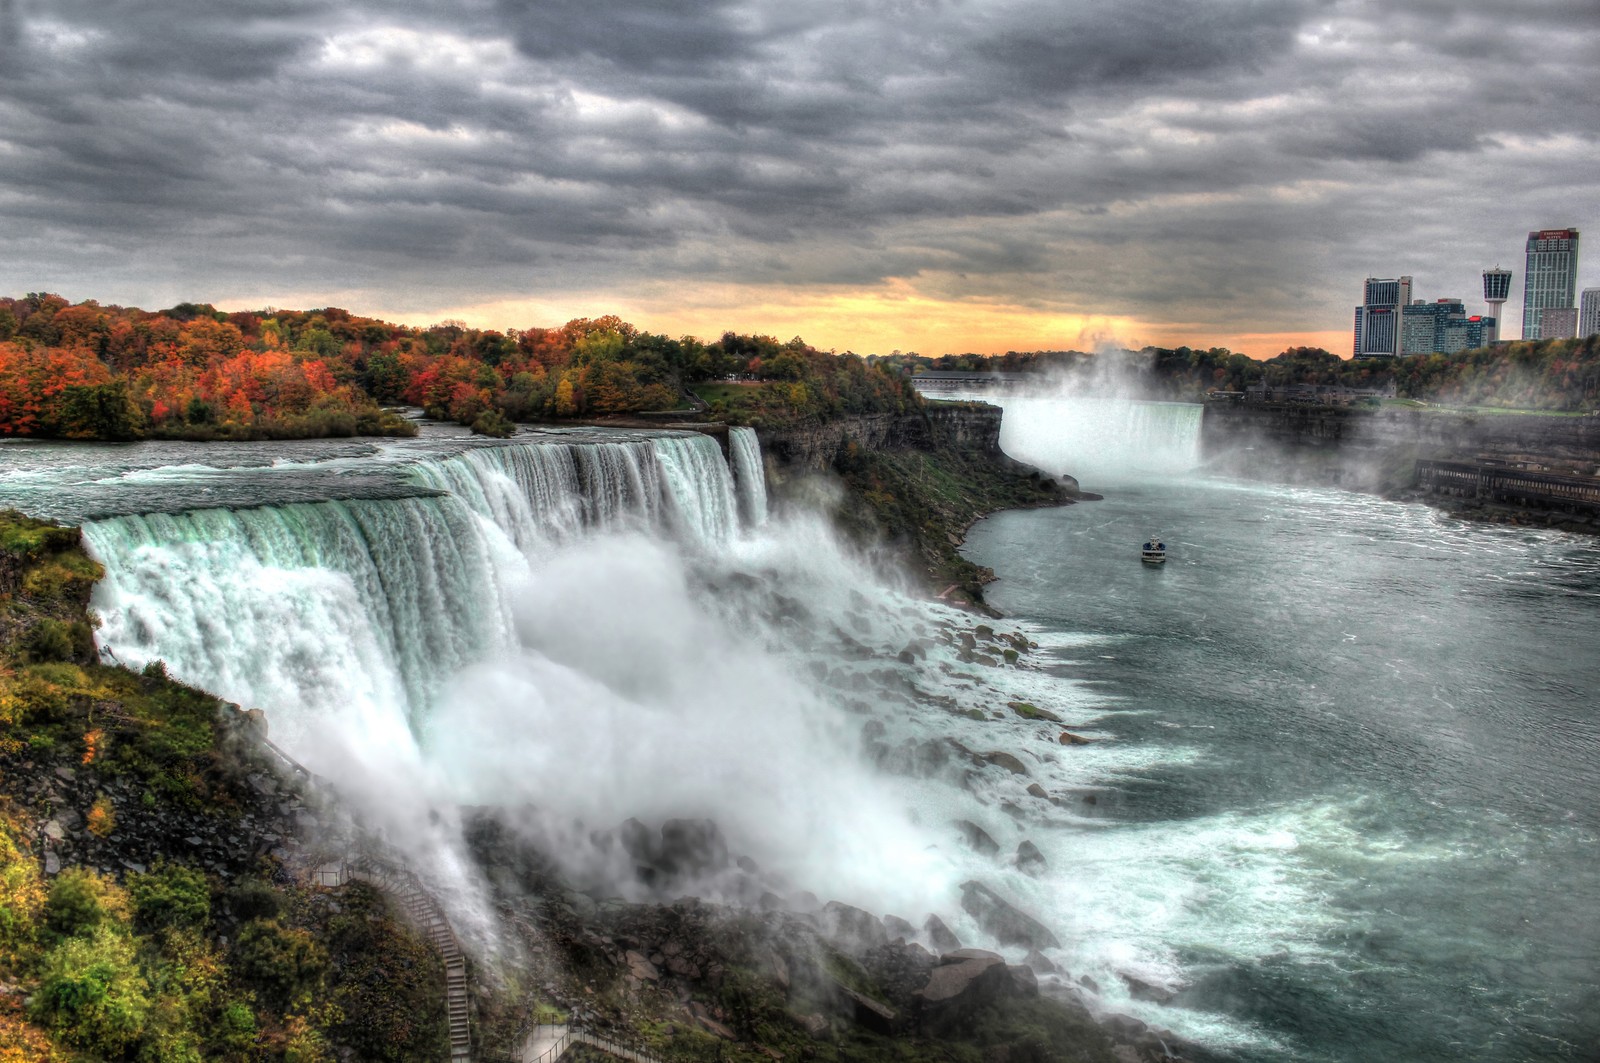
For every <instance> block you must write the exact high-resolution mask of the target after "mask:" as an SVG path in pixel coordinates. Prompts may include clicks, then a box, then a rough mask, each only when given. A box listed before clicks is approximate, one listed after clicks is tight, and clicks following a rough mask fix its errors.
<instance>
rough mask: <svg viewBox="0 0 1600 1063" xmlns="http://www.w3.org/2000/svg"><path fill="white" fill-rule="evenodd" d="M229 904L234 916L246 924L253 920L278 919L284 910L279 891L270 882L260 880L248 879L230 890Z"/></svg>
mask: <svg viewBox="0 0 1600 1063" xmlns="http://www.w3.org/2000/svg"><path fill="white" fill-rule="evenodd" d="M228 902H229V904H230V906H231V907H232V908H233V914H234V916H235V917H237V918H238V919H239V921H240V922H244V923H248V922H250V921H251V920H253V919H265V920H271V919H276V918H278V915H279V913H280V912H281V911H282V910H283V900H282V898H280V897H279V896H278V891H277V890H275V889H273V888H272V884H271V883H270V882H266V881H263V880H262V879H259V878H247V879H245V880H244V881H242V882H240V883H239V884H238V885H237V886H235V887H234V888H233V889H231V890H229V891H228Z"/></svg>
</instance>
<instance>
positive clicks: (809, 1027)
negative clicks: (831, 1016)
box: [798, 1012, 833, 1041]
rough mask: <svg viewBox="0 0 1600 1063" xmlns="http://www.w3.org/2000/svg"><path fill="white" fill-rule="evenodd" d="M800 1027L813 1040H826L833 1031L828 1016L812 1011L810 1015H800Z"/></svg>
mask: <svg viewBox="0 0 1600 1063" xmlns="http://www.w3.org/2000/svg"><path fill="white" fill-rule="evenodd" d="M798 1020H799V1023H800V1028H801V1029H802V1030H804V1031H805V1032H806V1033H807V1035H809V1036H810V1037H811V1038H812V1039H813V1040H816V1041H824V1040H827V1039H828V1038H829V1036H830V1035H831V1034H832V1033H833V1026H832V1024H831V1023H829V1022H828V1020H827V1018H825V1017H824V1016H822V1015H819V1014H817V1013H816V1012H812V1013H810V1014H809V1015H801V1016H798Z"/></svg>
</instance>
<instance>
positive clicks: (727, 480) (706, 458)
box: [650, 433, 739, 543]
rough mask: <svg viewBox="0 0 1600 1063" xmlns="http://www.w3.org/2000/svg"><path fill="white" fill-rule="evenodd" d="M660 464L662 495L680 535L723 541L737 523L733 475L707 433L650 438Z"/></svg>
mask: <svg viewBox="0 0 1600 1063" xmlns="http://www.w3.org/2000/svg"><path fill="white" fill-rule="evenodd" d="M650 445H651V446H652V447H654V448H655V455H656V461H657V463H658V464H659V465H660V467H661V479H662V485H663V487H664V488H665V491H664V492H663V496H664V497H665V499H666V502H667V505H668V507H669V509H670V512H671V515H672V520H673V524H674V527H675V528H676V529H677V531H678V532H679V534H681V535H687V536H689V537H691V538H692V539H693V540H694V541H697V542H701V543H718V542H724V541H726V540H727V539H728V538H729V537H730V536H731V535H732V534H733V531H734V529H735V528H737V527H738V526H739V513H738V508H737V506H736V505H735V503H734V494H733V477H732V476H731V475H730V474H729V472H728V463H727V462H726V461H724V460H723V458H722V448H721V447H720V446H718V445H717V441H716V440H714V439H712V438H711V437H710V436H706V435H701V434H699V433H695V434H693V435H687V436H661V437H658V438H655V439H652V440H651V441H650Z"/></svg>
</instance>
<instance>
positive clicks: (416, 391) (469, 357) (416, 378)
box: [0, 293, 918, 439]
mask: <svg viewBox="0 0 1600 1063" xmlns="http://www.w3.org/2000/svg"><path fill="white" fill-rule="evenodd" d="M724 377H733V378H737V379H741V380H750V381H759V382H762V384H763V386H761V387H759V388H758V389H757V390H756V391H754V392H752V394H751V396H750V399H751V400H752V401H750V402H744V403H736V404H734V406H735V408H734V409H731V410H729V411H728V412H729V414H730V415H731V416H732V418H733V419H736V420H737V419H740V418H741V416H742V417H744V418H746V419H751V418H756V417H763V418H766V419H784V418H795V417H806V416H813V415H827V414H829V413H836V412H840V411H845V410H859V409H890V408H894V409H901V408H904V407H905V406H906V405H907V404H915V403H916V402H917V401H918V400H917V399H916V397H915V394H914V393H912V392H911V391H910V389H909V388H907V387H906V386H905V385H904V383H903V382H902V381H900V380H899V379H898V378H897V377H896V376H894V375H892V374H889V373H886V372H883V371H880V370H877V369H874V368H872V367H870V366H868V365H867V364H866V362H864V361H863V360H862V359H860V358H857V357H855V356H853V355H840V356H834V355H831V354H825V353H822V352H819V351H816V350H814V349H812V348H810V347H808V346H806V344H805V343H804V342H803V341H801V340H799V339H798V338H796V339H794V340H790V341H788V342H787V343H780V342H779V341H778V340H776V339H773V338H772V337H768V336H740V335H736V334H734V333H731V332H730V333H725V334H723V336H722V338H721V339H720V340H718V341H716V342H714V343H703V342H701V341H699V340H697V339H695V338H694V337H689V336H685V337H682V338H679V339H673V338H671V337H667V336H660V335H653V334H650V333H646V332H641V331H640V330H638V329H636V328H635V327H634V326H633V325H631V324H629V323H628V322H626V321H623V320H621V319H620V318H617V317H614V316H609V315H608V316H605V317H599V318H578V319H575V320H572V321H569V322H567V323H566V324H564V325H562V326H560V327H559V328H529V329H520V330H519V329H511V330H508V331H506V332H497V331H493V330H485V329H470V328H467V327H466V326H465V325H463V324H461V323H460V322H451V321H447V322H443V323H441V324H438V325H433V326H431V327H429V328H413V327H410V326H404V325H395V324H391V323H388V322H384V321H378V320H376V319H372V318H363V317H357V316H355V315H353V314H350V313H349V312H348V311H345V310H341V309H339V308H337V307H325V308H323V309H320V310H303V311H289V310H271V309H268V310H259V311H242V312H237V313H223V312H220V311H218V310H216V309H214V308H213V307H211V306H209V305H206V304H197V303H183V304H180V305H178V306H175V307H171V308H169V309H167V310H163V311H159V312H148V311H144V310H139V309H134V308H125V307H119V306H101V305H100V304H99V303H96V302H93V301H88V302H83V303H78V304H75V305H74V304H69V303H68V302H67V301H66V300H65V299H63V298H62V297H60V296H58V295H51V294H40V293H34V294H30V295H28V296H26V297H25V298H22V299H9V298H0V435H12V436H19V435H21V436H46V437H54V438H64V439H138V438H143V437H146V436H155V437H166V438H188V439H213V438H216V439H260V438H285V437H314V436H329V435H354V434H380V433H388V434H409V433H410V432H412V431H414V428H413V426H412V424H411V422H409V421H407V420H405V419H404V418H401V417H399V416H397V415H395V414H393V413H390V412H386V411H385V410H384V409H383V407H385V406H396V405H408V406H417V407H421V408H422V409H423V410H424V411H425V412H426V413H427V414H428V415H429V416H430V417H435V418H440V419H448V420H453V421H458V422H460V423H461V424H464V425H470V426H472V427H473V428H474V429H475V430H477V431H480V432H486V433H489V434H494V435H505V434H508V433H509V432H510V431H511V430H512V427H513V423H514V422H516V421H529V420H546V419H560V418H575V417H604V416H608V415H616V414H632V413H639V412H642V411H659V410H673V409H678V408H683V407H684V406H685V404H686V403H689V402H690V401H691V400H690V399H689V397H688V390H689V389H690V388H691V387H692V386H693V385H694V384H696V383H697V382H700V381H705V380H710V379H720V378H724Z"/></svg>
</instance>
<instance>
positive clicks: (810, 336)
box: [347, 281, 1350, 358]
mask: <svg viewBox="0 0 1600 1063" xmlns="http://www.w3.org/2000/svg"><path fill="white" fill-rule="evenodd" d="M347 309H350V310H351V311H352V312H354V313H361V311H360V310H359V309H357V308H356V307H354V306H351V307H348V308H347ZM372 313H373V315H374V316H377V317H382V318H385V319H387V320H393V321H400V322H403V323H406V324H411V325H429V324H433V323H434V322H437V321H440V320H444V319H456V320H460V321H464V322H466V323H467V324H468V325H471V326H475V327H479V328H495V329H505V328H526V327H529V326H534V325H543V326H553V325H559V324H561V323H563V322H565V321H568V320H570V319H572V318H575V317H598V316H600V315H602V314H616V315H618V316H619V317H622V318H623V319H625V320H627V321H631V322H632V323H633V324H635V325H637V326H638V327H639V328H641V329H644V330H646V331H649V332H656V333H663V334H666V335H669V336H682V335H692V336H698V337H699V338H701V339H703V340H714V339H716V338H717V336H719V335H720V334H721V333H722V332H724V331H728V330H732V331H734V332H745V333H761V334H765V335H771V336H776V337H777V338H778V339H780V340H787V339H789V338H790V337H793V336H800V337H801V338H803V339H804V340H805V341H806V342H807V343H809V344H811V345H812V346H813V347H817V348H819V349H821V350H836V351H846V350H850V351H855V352H857V353H858V354H888V353H889V352H891V351H896V350H898V351H916V352H918V353H920V354H925V355H940V354H961V353H966V352H976V353H979V354H998V353H1004V352H1005V351H1034V350H1081V351H1094V350H1103V349H1114V348H1124V347H1129V348H1135V349H1136V348H1139V347H1144V346H1147V345H1153V346H1160V347H1177V346H1181V345H1187V346H1190V347H1226V348H1228V349H1229V350H1232V351H1237V352H1239V353H1242V354H1248V355H1250V356H1251V357H1253V358H1270V357H1272V356H1273V355H1275V354H1278V353H1279V352H1281V351H1283V350H1284V349H1286V348H1288V347H1297V346H1307V347H1324V348H1326V349H1327V350H1330V351H1332V352H1334V353H1335V354H1339V355H1341V356H1344V355H1346V354H1347V353H1348V348H1349V346H1350V340H1349V336H1348V335H1347V334H1346V333H1344V332H1334V331H1321V332H1318V331H1305V332H1251V331H1237V332H1235V331H1232V330H1228V329H1219V328H1217V327H1216V326H1215V325H1201V324H1186V323H1182V322H1174V323H1160V322H1146V321H1140V320H1136V319H1134V318H1131V317H1118V316H1102V315H1092V314H1080V313H1069V312H1062V311H1058V310H1054V309H1051V308H1049V307H1041V306H1029V305H1023V304H1018V303H1006V302H1001V301H995V300H946V299H939V298H935V297H930V296H928V295H925V294H922V293H919V292H918V291H916V290H915V289H914V288H912V287H911V286H910V285H909V284H907V283H905V282H900V281H895V282H890V283H888V284H884V285H881V286H876V287H872V288H861V289H845V288H825V289H804V290H791V289H778V288H771V287H757V286H740V285H715V286H704V287H698V288H695V289H693V290H690V291H685V290H684V289H682V288H674V289H672V290H668V289H665V288H663V289H662V290H659V291H651V290H641V291H637V292H634V293H630V294H622V295H620V296H619V295H618V293H614V292H608V293H604V294H593V295H582V294H580V295H562V296H557V297H553V298H544V299H541V298H529V299H526V300H505V301H498V302H491V303H482V304H475V305H465V306H455V307H448V308H444V309H440V310H438V311H435V312H427V313H421V314H419V313H417V312H415V311H407V310H405V309H395V310H389V311H385V310H383V309H381V308H379V309H374V310H373V311H372Z"/></svg>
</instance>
